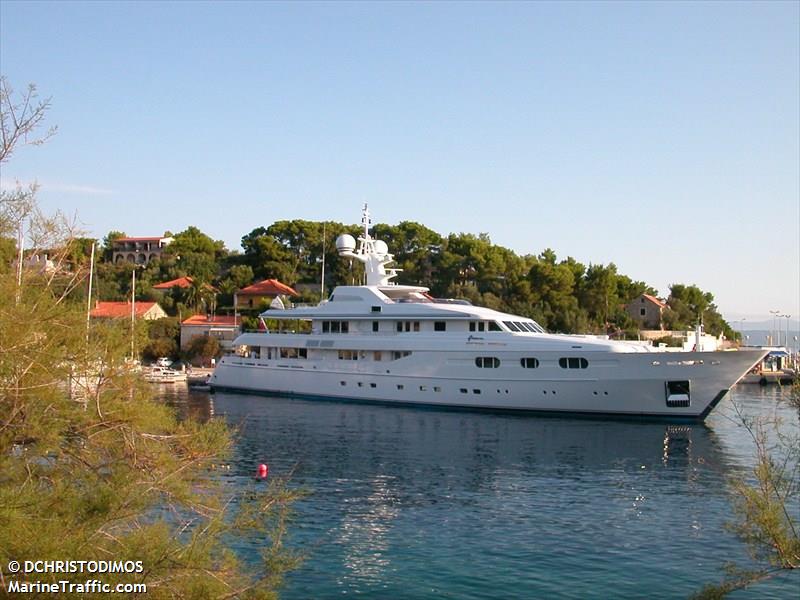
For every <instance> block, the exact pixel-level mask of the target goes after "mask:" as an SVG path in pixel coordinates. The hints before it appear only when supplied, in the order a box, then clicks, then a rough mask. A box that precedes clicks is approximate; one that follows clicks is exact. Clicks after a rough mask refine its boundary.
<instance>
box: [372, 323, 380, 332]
mask: <svg viewBox="0 0 800 600" xmlns="http://www.w3.org/2000/svg"><path fill="white" fill-rule="evenodd" d="M379 326H380V323H378V321H373V322H372V331H378V327H379Z"/></svg>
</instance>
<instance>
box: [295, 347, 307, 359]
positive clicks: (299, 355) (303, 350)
mask: <svg viewBox="0 0 800 600" xmlns="http://www.w3.org/2000/svg"><path fill="white" fill-rule="evenodd" d="M297 358H308V350H307V349H306V348H299V349H298V350H297Z"/></svg>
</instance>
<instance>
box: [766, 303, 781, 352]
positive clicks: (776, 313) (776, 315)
mask: <svg viewBox="0 0 800 600" xmlns="http://www.w3.org/2000/svg"><path fill="white" fill-rule="evenodd" d="M769 314H771V315H772V331H771V333H770V338H771V339H770V346H776V345H778V344H776V343H775V319H776V318H777V317H778V315H779V314H781V311H780V310H771V311H769ZM778 342H779V343H780V340H778Z"/></svg>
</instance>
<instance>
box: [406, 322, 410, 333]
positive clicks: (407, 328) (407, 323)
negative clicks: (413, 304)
mask: <svg viewBox="0 0 800 600" xmlns="http://www.w3.org/2000/svg"><path fill="white" fill-rule="evenodd" d="M405 329H406V331H411V321H406V327H405Z"/></svg>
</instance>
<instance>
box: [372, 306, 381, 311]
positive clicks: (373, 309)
mask: <svg viewBox="0 0 800 600" xmlns="http://www.w3.org/2000/svg"><path fill="white" fill-rule="evenodd" d="M372 312H381V307H380V306H373V307H372Z"/></svg>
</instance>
